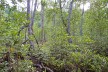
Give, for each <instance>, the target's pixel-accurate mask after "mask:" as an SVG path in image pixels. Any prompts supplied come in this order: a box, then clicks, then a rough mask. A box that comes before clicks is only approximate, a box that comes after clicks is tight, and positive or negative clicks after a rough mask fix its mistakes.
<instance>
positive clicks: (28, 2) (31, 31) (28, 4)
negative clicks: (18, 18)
mask: <svg viewBox="0 0 108 72" xmlns="http://www.w3.org/2000/svg"><path fill="white" fill-rule="evenodd" d="M27 20H28V21H29V24H28V36H29V37H31V36H32V35H33V29H32V24H31V20H30V0H27ZM29 42H30V49H31V48H32V49H33V48H34V43H33V40H31V39H29Z"/></svg>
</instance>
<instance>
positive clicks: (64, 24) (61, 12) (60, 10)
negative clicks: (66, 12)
mask: <svg viewBox="0 0 108 72" xmlns="http://www.w3.org/2000/svg"><path fill="white" fill-rule="evenodd" d="M59 6H60V12H61V13H60V14H61V20H62V22H63V24H64V26H66V23H65V20H64V18H63V12H62V6H61V0H59Z"/></svg>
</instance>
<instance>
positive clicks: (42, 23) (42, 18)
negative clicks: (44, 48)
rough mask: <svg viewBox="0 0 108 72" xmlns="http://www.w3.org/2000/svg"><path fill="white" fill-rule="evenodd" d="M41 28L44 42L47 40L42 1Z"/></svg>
mask: <svg viewBox="0 0 108 72" xmlns="http://www.w3.org/2000/svg"><path fill="white" fill-rule="evenodd" d="M41 29H42V34H41V35H42V38H41V39H42V44H43V42H44V41H45V33H44V5H43V3H42V1H41Z"/></svg>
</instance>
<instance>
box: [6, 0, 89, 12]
mask: <svg viewBox="0 0 108 72" xmlns="http://www.w3.org/2000/svg"><path fill="white" fill-rule="evenodd" d="M6 1H7V3H8V4H9V5H10V6H13V4H12V3H11V0H6ZM21 7H23V8H26V3H25V2H22V3H19V2H17V8H18V9H21ZM80 8H81V9H83V4H81V5H80ZM89 8H90V3H89V2H87V3H86V4H84V11H86V10H88V9H89ZM37 10H38V11H40V10H41V6H40V3H38V8H37Z"/></svg>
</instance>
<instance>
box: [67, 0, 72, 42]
mask: <svg viewBox="0 0 108 72" xmlns="http://www.w3.org/2000/svg"><path fill="white" fill-rule="evenodd" d="M73 2H74V0H72V1H71V2H70V6H69V15H68V24H67V29H66V31H67V33H68V36H71V33H70V19H71V14H72V8H73ZM68 42H69V43H72V39H71V38H69V39H68Z"/></svg>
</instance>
